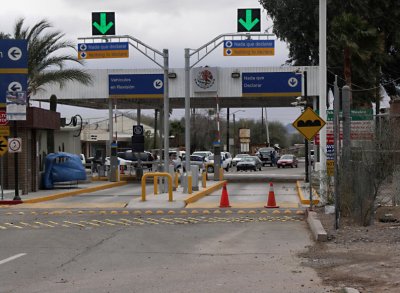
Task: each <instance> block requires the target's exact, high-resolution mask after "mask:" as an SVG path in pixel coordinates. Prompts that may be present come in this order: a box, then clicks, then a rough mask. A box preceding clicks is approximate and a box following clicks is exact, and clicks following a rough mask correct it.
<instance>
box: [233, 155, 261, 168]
mask: <svg viewBox="0 0 400 293" xmlns="http://www.w3.org/2000/svg"><path fill="white" fill-rule="evenodd" d="M261 167H262V162H261V160H260V158H259V157H257V156H247V157H243V158H242V159H241V160H240V161H239V162H238V163H237V165H236V171H247V170H250V171H257V170H260V171H261Z"/></svg>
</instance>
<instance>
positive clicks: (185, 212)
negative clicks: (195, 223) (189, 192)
mask: <svg viewBox="0 0 400 293" xmlns="http://www.w3.org/2000/svg"><path fill="white" fill-rule="evenodd" d="M179 213H180V214H182V215H187V214H188V212H187V211H184V210H182V211H180V212H179Z"/></svg>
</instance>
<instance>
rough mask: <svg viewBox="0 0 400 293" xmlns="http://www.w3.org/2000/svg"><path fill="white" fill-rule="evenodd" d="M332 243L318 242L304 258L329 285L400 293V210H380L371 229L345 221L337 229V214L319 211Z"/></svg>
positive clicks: (374, 292) (373, 291)
mask: <svg viewBox="0 0 400 293" xmlns="http://www.w3.org/2000/svg"><path fill="white" fill-rule="evenodd" d="M316 212H317V213H318V218H319V219H320V221H321V223H322V225H323V227H324V228H325V230H326V232H327V233H328V239H329V240H328V242H325V243H315V245H313V246H311V247H309V248H308V251H307V252H306V253H303V254H302V255H301V256H302V257H305V258H306V259H307V261H306V263H305V264H306V265H307V266H310V267H313V268H314V269H315V270H316V271H317V272H318V274H319V275H320V277H321V278H322V279H323V281H324V282H325V283H326V284H327V285H331V286H334V287H353V288H356V289H358V290H359V291H360V292H371V293H381V292H388V293H392V292H393V293H395V292H396V293H397V292H400V289H399V288H400V207H380V208H378V210H377V213H376V218H375V222H374V224H373V225H371V226H368V227H362V226H358V225H356V224H354V223H353V222H351V221H349V220H348V219H346V218H342V219H341V222H340V229H339V230H335V229H334V221H335V216H334V214H329V215H327V214H325V213H324V209H322V208H317V209H316Z"/></svg>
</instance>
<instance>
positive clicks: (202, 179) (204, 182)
mask: <svg viewBox="0 0 400 293" xmlns="http://www.w3.org/2000/svg"><path fill="white" fill-rule="evenodd" d="M201 183H202V186H203V188H206V187H207V171H205V172H203V173H202V174H201Z"/></svg>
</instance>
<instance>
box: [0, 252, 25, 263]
mask: <svg viewBox="0 0 400 293" xmlns="http://www.w3.org/2000/svg"><path fill="white" fill-rule="evenodd" d="M24 255H26V253H19V254H16V255H13V256H10V257H9V258H6V259H3V260H0V265H2V264H5V263H6V262H9V261H12V260H14V259H17V258H19V257H21V256H24Z"/></svg>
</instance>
